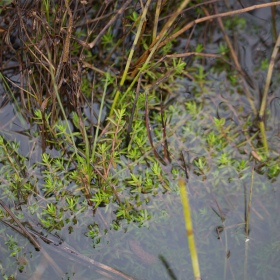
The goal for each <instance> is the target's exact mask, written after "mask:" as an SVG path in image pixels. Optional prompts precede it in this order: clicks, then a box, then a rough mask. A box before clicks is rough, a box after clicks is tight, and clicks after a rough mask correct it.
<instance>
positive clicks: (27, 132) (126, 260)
mask: <svg viewBox="0 0 280 280" xmlns="http://www.w3.org/2000/svg"><path fill="white" fill-rule="evenodd" d="M278 16H279V15H278ZM239 18H242V19H243V20H244V24H245V27H244V28H241V26H239V27H237V28H235V29H233V30H234V31H232V32H234V37H235V38H236V42H235V43H236V45H237V47H236V48H237V49H238V51H239V60H240V63H241V67H242V68H243V69H244V71H245V72H246V74H247V75H248V80H247V81H246V82H247V87H248V88H249V92H250V94H251V96H248V95H247V94H246V92H245V90H244V88H243V87H242V83H239V79H240V78H239V77H234V76H233V75H231V72H230V71H228V70H227V69H220V68H218V67H217V61H216V60H213V59H210V60H209V59H205V60H204V61H203V64H204V65H203V71H204V73H207V75H206V76H205V77H204V78H203V79H201V82H197V81H196V82H193V81H190V80H189V79H183V78H182V79H180V80H178V88H177V89H176V91H175V93H174V96H173V98H172V101H171V102H170V103H169V106H168V108H166V113H167V114H168V116H169V117H168V121H167V134H168V146H169V152H170V157H171V163H170V164H168V165H166V166H161V168H162V174H165V176H164V179H163V180H162V181H161V182H155V179H153V180H154V181H153V182H154V183H155V184H157V185H155V186H154V189H153V191H152V192H151V193H146V194H141V195H139V194H137V193H136V192H135V191H133V189H132V190H131V189H130V190H124V194H123V196H125V194H126V195H127V196H128V197H129V199H128V200H129V201H133V203H135V206H134V207H135V209H136V210H140V209H141V211H142V212H140V215H142V216H141V219H140V218H139V222H135V221H134V222H128V221H127V220H126V219H122V220H116V219H115V218H114V217H115V214H116V211H117V206H116V205H114V203H112V204H110V205H104V207H98V208H97V210H96V213H94V214H93V211H92V209H91V207H88V205H87V204H85V202H84V201H83V199H82V198H81V199H80V200H79V202H78V205H79V206H78V211H76V212H75V213H73V212H71V211H68V212H66V211H65V213H64V212H63V211H64V210H61V213H62V212H63V213H64V216H63V222H62V226H61V228H60V230H58V229H53V230H50V231H47V230H46V229H44V228H43V226H42V223H41V219H42V218H43V216H44V215H43V214H42V213H40V212H39V209H40V207H41V206H42V205H44V206H45V205H47V204H49V203H55V204H56V206H57V208H58V209H59V207H60V206H61V209H62V208H63V207H62V206H63V205H64V204H65V201H59V199H58V198H57V197H58V195H57V197H56V196H47V195H44V191H45V189H44V188H45V186H44V184H45V180H46V177H44V175H43V173H42V172H41V171H42V170H41V169H40V166H36V163H37V162H38V161H40V154H41V152H42V150H41V148H40V137H39V136H38V137H36V135H35V131H36V129H35V125H30V124H29V123H27V122H26V121H25V120H24V119H22V118H20V114H19V112H18V108H16V106H15V105H14V104H13V103H12V102H9V103H8V104H7V105H5V106H3V107H2V108H1V109H0V120H1V123H0V125H1V131H0V135H1V136H2V137H3V138H4V139H5V141H9V140H11V141H13V140H15V139H16V140H17V141H18V142H19V143H20V147H19V150H18V153H19V154H22V155H24V156H25V157H27V158H28V164H27V165H28V166H29V167H28V170H29V171H30V172H29V174H30V175H29V176H30V177H29V178H28V179H30V178H31V177H32V176H33V175H34V174H40V175H38V177H36V179H34V183H36V185H37V186H38V188H41V189H40V190H39V191H38V193H39V195H37V196H35V195H34V194H32V192H31V194H30V195H29V197H28V203H27V204H22V205H20V204H17V205H15V204H14V203H13V201H12V199H11V198H9V195H8V194H7V193H5V186H6V185H7V184H8V183H7V182H6V179H5V178H6V177H5V178H4V177H3V178H2V179H1V193H2V195H1V199H3V200H4V201H5V203H6V204H7V205H9V207H10V208H11V209H13V212H14V213H15V214H16V215H17V216H18V218H21V221H22V222H23V224H24V225H25V226H26V228H28V230H29V231H30V232H33V233H34V234H35V233H36V234H37V239H38V240H39V242H40V245H41V247H42V249H41V251H36V250H35V249H34V247H33V246H32V244H31V243H29V242H28V240H27V239H26V238H25V237H23V236H21V235H20V234H19V233H18V232H17V231H15V230H13V229H12V228H10V227H9V226H7V224H4V223H0V246H1V256H0V269H1V273H2V275H3V277H5V276H6V277H7V276H8V275H14V278H9V279H34V280H36V279H71V280H74V279H99V280H101V279H102V280H105V279H145V280H148V279H153V280H155V279H160V280H164V279H193V271H192V266H191V258H190V255H189V247H188V241H187V238H186V230H185V224H184V217H183V211H182V205H181V198H180V194H179V190H178V186H177V180H178V177H179V176H181V175H182V176H184V175H185V172H184V168H183V165H184V161H185V162H186V164H187V165H188V170H189V171H188V173H189V178H188V180H186V181H187V189H188V193H189V200H190V205H191V209H192V213H191V214H192V220H193V227H194V236H195V241H196V246H197V251H198V258H199V263H200V268H201V276H202V279H203V280H206V279H248V280H249V279H280V268H279V262H280V233H279V232H280V231H279V229H280V219H279V206H280V205H279V204H280V189H279V186H280V184H279V183H280V179H279V176H278V174H277V175H275V172H276V173H277V172H279V169H280V163H279V151H280V149H279V148H280V141H279V133H280V123H279V109H280V108H279V101H278V100H279V98H280V93H279V90H278V88H279V79H278V77H277V76H278V74H277V71H278V70H279V63H278V64H276V66H275V69H274V71H275V75H274V76H273V80H272V83H271V87H270V95H269V102H268V110H269V114H268V116H267V119H266V125H267V126H266V130H267V131H266V132H267V140H268V145H269V149H270V154H269V157H268V158H266V159H264V160H263V161H262V160H258V159H256V157H257V156H255V157H254V149H253V148H252V147H253V146H254V147H261V146H262V144H261V139H260V137H259V136H256V137H255V133H256V131H257V130H256V127H257V125H258V124H257V123H256V122H255V117H254V108H252V106H253V107H255V108H257V109H258V108H259V105H260V100H261V96H262V91H263V88H264V83H265V79H266V69H262V68H261V66H260V65H261V62H262V61H264V60H265V59H266V58H267V59H269V58H270V55H271V52H272V49H273V47H274V43H273V40H272V38H271V35H270V34H271V32H270V29H271V21H270V9H260V10H258V12H255V13H253V14H249V13H248V14H244V15H240V16H239ZM229 22H230V21H229ZM232 22H234V20H232ZM278 27H279V26H278ZM195 32H197V33H199V32H200V27H198V30H196V31H195ZM194 38H196V37H195V36H194ZM197 38H198V37H197ZM211 38H212V41H211V42H206V43H205V47H204V50H205V52H210V53H215V52H217V50H218V48H219V46H221V42H222V39H223V35H222V33H221V31H220V30H219V29H215V30H214V31H213V34H212V37H211ZM198 40H199V39H196V40H193V41H191V46H190V47H192V45H196V44H197V41H198ZM179 47H180V46H179ZM179 47H178V50H177V51H178V52H182V50H180V49H179ZM199 64H201V58H198V59H197V60H194V61H192V67H196V69H199V67H200V66H199ZM14 80H15V81H16V80H17V77H14ZM1 92H2V101H4V100H5V95H4V92H5V91H4V90H3V87H2V88H1ZM250 100H251V101H250ZM252 104H253V105H252ZM151 114H154V116H153V118H151V126H152V128H153V132H154V135H153V136H154V143H155V147H156V149H158V150H161V149H162V145H161V144H162V143H161V142H160V140H159V138H160V137H161V136H160V134H159V135H158V134H157V129H158V127H160V125H159V123H160V122H159V121H158V119H157V116H156V112H152V113H151ZM221 120H224V123H223V124H221V123H220V124H219V123H218V121H221ZM215 135H216V136H215ZM217 135H218V136H217ZM157 139H158V141H157ZM47 152H48V153H49V154H52V155H53V156H59V155H60V152H61V151H55V150H54V149H53V150H51V149H50V150H47ZM252 152H253V155H252ZM183 158H184V160H183ZM1 162H2V161H0V167H1V170H2V171H3V170H4V165H3V164H2V163H1ZM267 162H268V163H267ZM264 163H265V164H264ZM33 164H35V167H34V165H33ZM126 165H127V166H128V167H127V168H124V166H126ZM131 166H132V165H131ZM131 166H130V161H129V159H127V158H125V157H123V163H122V164H117V165H116V166H115V170H114V171H113V175H112V176H113V177H114V178H115V179H116V182H117V184H118V186H120V188H121V186H122V184H123V185H125V184H126V182H127V178H128V177H129V176H128V175H129V174H130V172H131V170H134V171H135V172H137V174H138V175H141V176H142V177H143V178H144V179H143V181H145V179H147V176H148V175H147V172H146V170H147V169H150V168H151V165H148V164H146V163H145V161H142V162H140V161H139V164H135V165H133V167H131ZM276 166H278V167H279V169H277V168H276ZM243 167H244V168H243ZM275 170H276V171H275ZM277 170H278V171H277ZM56 174H57V178H58V180H57V181H56V183H57V184H60V183H61V184H62V185H63V186H64V185H67V186H69V189H75V188H77V186H76V185H75V184H74V183H72V182H71V180H70V179H69V178H64V177H63V176H64V175H65V174H66V173H63V172H60V173H56ZM166 174H167V175H166ZM274 175H275V176H274ZM162 176H163V175H162ZM34 178H35V177H34ZM30 180H31V181H32V179H30ZM165 185H167V186H168V189H169V190H166V186H165ZM139 200H141V201H145V203H143V204H142V205H141V206H139V205H138V204H137V201H139ZM38 205H39V206H38ZM133 210H134V209H133ZM248 212H249V213H250V216H249V218H248ZM4 216H5V219H4V218H3V217H4ZM148 216H149V218H147V217H148ZM23 217H24V218H23ZM2 219H3V220H7V221H8V222H9V223H11V222H12V221H11V219H9V218H8V215H5V214H4V212H2ZM246 221H248V225H249V227H248V228H247V229H246ZM13 253H14V256H11V254H13Z"/></svg>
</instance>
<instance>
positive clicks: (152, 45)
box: [135, 1, 280, 65]
mask: <svg viewBox="0 0 280 280" xmlns="http://www.w3.org/2000/svg"><path fill="white" fill-rule="evenodd" d="M277 5H280V1H277V2H273V3H266V4H260V5H253V6H250V7H247V8H244V9H239V10H235V11H230V12H225V13H220V14H216V15H211V16H206V17H203V18H199V19H196V20H194V21H192V22H190V23H188V24H187V25H186V26H184V27H183V28H181V29H180V30H179V31H177V32H175V33H174V34H172V35H171V36H169V37H168V38H167V39H165V40H163V41H162V42H161V43H160V44H159V45H158V48H160V47H163V46H165V45H166V44H167V43H168V42H170V41H172V40H174V39H176V38H177V37H178V36H180V35H181V34H183V33H184V32H186V31H187V30H189V29H190V28H192V27H193V26H194V25H196V24H198V23H202V22H205V21H208V20H212V19H215V18H222V17H228V16H233V15H238V14H242V13H247V12H250V11H253V10H256V9H261V8H265V7H272V6H277ZM158 37H159V35H158ZM155 43H156V41H154V42H153V43H152V44H151V45H150V47H149V48H148V49H147V50H146V51H145V52H144V53H143V54H142V56H141V57H140V58H139V59H138V61H137V62H136V63H135V64H136V65H140V64H142V63H143V62H144V61H145V60H146V58H147V57H148V55H149V52H150V51H151V49H152V48H153V47H154V45H155Z"/></svg>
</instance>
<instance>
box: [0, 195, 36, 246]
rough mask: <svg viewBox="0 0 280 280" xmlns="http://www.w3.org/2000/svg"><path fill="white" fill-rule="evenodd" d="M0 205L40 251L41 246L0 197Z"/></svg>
mask: <svg viewBox="0 0 280 280" xmlns="http://www.w3.org/2000/svg"><path fill="white" fill-rule="evenodd" d="M0 205H1V206H2V207H3V208H4V209H5V211H7V212H8V213H9V215H10V216H11V217H12V219H13V220H14V221H15V222H16V223H17V225H18V226H19V227H20V229H21V230H22V231H23V232H24V234H25V235H26V237H27V238H28V239H29V241H30V242H31V243H32V244H33V245H34V247H35V248H36V249H37V250H38V251H40V250H41V246H40V244H39V242H38V241H37V240H36V239H35V238H34V237H33V236H32V235H31V234H30V233H29V232H28V231H27V230H26V228H25V227H24V226H23V225H22V223H21V222H20V221H19V220H18V218H17V217H16V216H15V214H14V213H13V212H12V211H11V210H10V209H9V207H7V206H6V204H5V203H4V202H3V201H2V200H1V199H0Z"/></svg>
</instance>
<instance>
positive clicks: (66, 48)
mask: <svg viewBox="0 0 280 280" xmlns="http://www.w3.org/2000/svg"><path fill="white" fill-rule="evenodd" d="M65 6H66V9H67V12H68V15H69V23H68V28H67V35H66V39H65V42H64V47H63V54H62V55H63V58H62V62H64V63H66V62H67V61H68V57H69V50H70V39H71V34H72V29H73V15H72V12H71V9H70V7H69V3H68V0H65Z"/></svg>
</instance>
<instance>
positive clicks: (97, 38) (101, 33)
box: [88, 0, 132, 48]
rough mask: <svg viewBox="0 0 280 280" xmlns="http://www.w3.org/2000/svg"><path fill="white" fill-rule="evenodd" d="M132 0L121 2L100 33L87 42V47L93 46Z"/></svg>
mask: <svg viewBox="0 0 280 280" xmlns="http://www.w3.org/2000/svg"><path fill="white" fill-rule="evenodd" d="M131 1H132V0H127V1H125V3H124V4H123V6H122V7H121V8H120V9H119V10H118V12H117V13H116V14H115V16H113V18H111V19H110V20H109V22H108V23H107V24H106V26H104V28H103V29H102V30H101V31H100V33H99V34H98V35H97V36H96V38H95V39H94V40H93V41H92V42H91V43H89V44H88V47H89V48H93V47H94V46H95V45H96V44H97V42H98V41H99V40H100V38H101V37H102V36H103V35H104V34H105V32H106V30H107V29H108V28H109V27H110V26H111V25H112V24H113V23H114V22H115V21H116V20H117V19H118V17H119V16H120V15H121V14H122V13H123V12H124V10H125V9H126V8H127V7H128V5H129V4H130V3H131Z"/></svg>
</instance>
